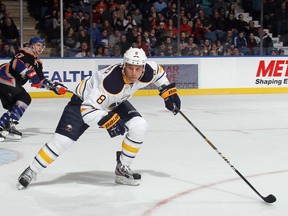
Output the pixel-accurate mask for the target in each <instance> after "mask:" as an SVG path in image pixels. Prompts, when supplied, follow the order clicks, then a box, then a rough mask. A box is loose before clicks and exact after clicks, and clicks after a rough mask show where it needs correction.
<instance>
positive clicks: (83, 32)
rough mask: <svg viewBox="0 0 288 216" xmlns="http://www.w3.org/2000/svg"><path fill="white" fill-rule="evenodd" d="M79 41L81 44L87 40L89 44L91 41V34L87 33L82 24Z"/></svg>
mask: <svg viewBox="0 0 288 216" xmlns="http://www.w3.org/2000/svg"><path fill="white" fill-rule="evenodd" d="M77 42H79V43H80V44H82V43H83V42H86V43H87V44H89V43H90V35H89V34H87V31H86V30H85V29H84V28H83V27H82V26H80V28H79V30H78V36H77Z"/></svg>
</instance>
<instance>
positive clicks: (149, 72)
mask: <svg viewBox="0 0 288 216" xmlns="http://www.w3.org/2000/svg"><path fill="white" fill-rule="evenodd" d="M144 70H145V72H144V75H143V77H141V79H140V82H144V83H149V82H151V81H152V80H153V77H154V73H156V71H154V69H153V68H152V67H151V66H150V65H149V64H146V65H145V69H144Z"/></svg>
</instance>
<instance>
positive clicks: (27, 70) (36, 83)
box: [12, 58, 41, 88]
mask: <svg viewBox="0 0 288 216" xmlns="http://www.w3.org/2000/svg"><path fill="white" fill-rule="evenodd" d="M27 65H29V64H25V62H23V61H22V60H21V59H19V58H15V59H14V60H13V62H12V68H13V70H15V71H16V72H17V73H19V74H20V75H21V76H22V77H23V78H27V79H29V80H31V82H32V84H31V86H32V87H36V88H40V87H41V86H40V79H39V77H38V75H37V73H36V71H35V70H34V68H33V67H32V66H27Z"/></svg>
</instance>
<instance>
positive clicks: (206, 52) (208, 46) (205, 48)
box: [200, 39, 211, 56]
mask: <svg viewBox="0 0 288 216" xmlns="http://www.w3.org/2000/svg"><path fill="white" fill-rule="evenodd" d="M200 49H201V51H202V53H203V56H209V55H210V50H211V42H210V40H209V39H205V40H204V42H203V43H202V44H201V46H200Z"/></svg>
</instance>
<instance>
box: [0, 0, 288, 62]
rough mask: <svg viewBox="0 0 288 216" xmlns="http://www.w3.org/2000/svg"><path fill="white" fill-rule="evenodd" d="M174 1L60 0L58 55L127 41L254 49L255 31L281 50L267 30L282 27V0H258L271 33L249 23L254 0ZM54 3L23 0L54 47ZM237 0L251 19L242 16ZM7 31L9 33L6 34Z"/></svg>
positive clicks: (165, 49) (149, 47)
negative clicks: (61, 11)
mask: <svg viewBox="0 0 288 216" xmlns="http://www.w3.org/2000/svg"><path fill="white" fill-rule="evenodd" d="M180 2H181V7H180V8H177V0H143V1H137V0H63V4H64V5H63V10H64V11H63V14H64V17H63V18H64V19H63V29H64V32H63V34H64V56H68V57H72V56H76V57H84V56H87V57H88V56H89V57H92V56H95V57H101V56H104V57H122V56H123V54H124V52H125V51H126V50H127V49H128V48H129V47H131V46H132V47H138V48H142V49H143V50H144V51H145V53H146V54H147V56H229V55H234V56H235V55H236V56H238V55H259V54H260V38H261V37H262V38H263V50H264V54H265V55H283V54H284V50H282V49H276V48H274V43H273V40H272V37H271V36H272V35H273V37H279V38H280V37H281V36H282V35H286V34H287V33H288V9H287V6H288V0H264V5H263V7H264V20H263V21H264V23H263V27H264V29H268V30H269V33H272V35H271V34H268V32H266V31H265V30H263V28H260V26H257V25H255V23H256V21H259V20H260V10H261V5H260V3H261V1H259V0H241V1H240V3H239V1H236V0H181V1H180ZM59 3H60V2H59V0H42V1H38V0H28V5H29V12H30V15H31V16H32V17H34V18H35V19H36V20H37V21H38V24H37V26H36V28H37V29H38V30H39V33H40V34H42V35H45V38H46V41H47V42H48V43H49V44H51V45H52V46H53V47H54V48H55V49H58V52H60V46H59V44H60V29H61V28H60V27H61V26H60V25H61V16H60V14H61V13H60V4H59ZM237 4H238V5H239V4H240V5H239V6H240V8H242V9H244V11H245V12H246V13H249V14H250V15H251V17H252V19H250V20H249V21H248V22H247V21H245V19H244V18H245V17H244V14H243V13H240V12H239V11H237V10H239V9H238V8H239V7H237V6H236V5H237ZM2 5H3V4H2ZM1 9H2V6H1ZM1 12H2V10H1V11H0V18H1V32H2V34H1V35H4V34H6V35H5V36H3V37H2V40H3V38H5V43H9V44H10V45H11V43H12V44H13V40H14V39H15V38H19V33H18V34H16V33H15V32H13V31H12V30H11V31H7V28H6V29H5V28H4V27H5V25H6V23H9V18H7V17H6V18H5V10H4V12H3V13H2V14H1ZM178 12H180V13H179V14H178ZM91 15H92V16H91ZM178 22H179V24H180V28H179V29H178ZM10 23H13V20H11V19H10ZM7 25H8V24H7ZM4 29H5V30H4ZM16 29H17V28H16ZM9 32H11V35H13V36H7V34H9ZM12 33H13V34H12ZM178 33H179V35H180V36H178ZM3 42H4V41H3ZM178 42H180V43H178Z"/></svg>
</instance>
